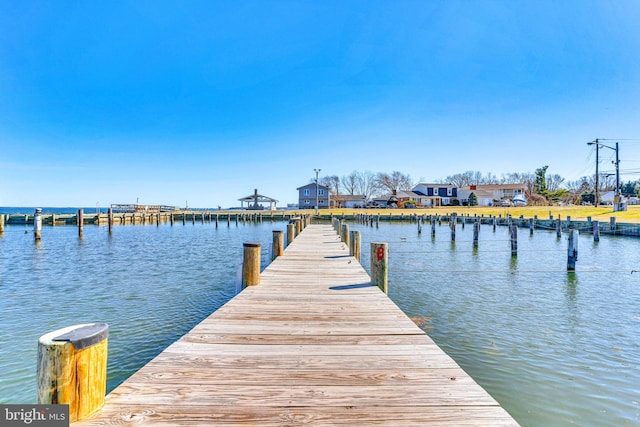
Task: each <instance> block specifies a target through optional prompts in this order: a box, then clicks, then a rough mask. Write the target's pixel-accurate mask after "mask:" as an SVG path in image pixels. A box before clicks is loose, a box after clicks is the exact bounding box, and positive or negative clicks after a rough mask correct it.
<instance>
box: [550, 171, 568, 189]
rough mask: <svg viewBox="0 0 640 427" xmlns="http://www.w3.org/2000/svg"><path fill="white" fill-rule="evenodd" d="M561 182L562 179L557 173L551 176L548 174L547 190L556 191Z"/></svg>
mask: <svg viewBox="0 0 640 427" xmlns="http://www.w3.org/2000/svg"><path fill="white" fill-rule="evenodd" d="M563 182H564V178H563V177H561V176H560V175H558V174H557V173H556V174H553V175H551V174H549V175H547V190H548V191H551V192H553V191H558V190H559V189H560V187H561V186H562V183H563Z"/></svg>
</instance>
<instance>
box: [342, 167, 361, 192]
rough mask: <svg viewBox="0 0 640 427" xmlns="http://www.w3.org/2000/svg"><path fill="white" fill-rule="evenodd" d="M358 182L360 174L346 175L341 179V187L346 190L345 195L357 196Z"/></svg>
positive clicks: (354, 172) (355, 172)
mask: <svg viewBox="0 0 640 427" xmlns="http://www.w3.org/2000/svg"><path fill="white" fill-rule="evenodd" d="M357 181H358V172H357V171H353V172H351V173H350V174H349V175H345V176H343V177H342V179H340V185H342V189H343V190H344V194H350V195H354V194H356V187H357V185H358V184H357Z"/></svg>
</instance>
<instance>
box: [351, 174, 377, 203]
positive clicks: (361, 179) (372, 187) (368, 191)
mask: <svg viewBox="0 0 640 427" xmlns="http://www.w3.org/2000/svg"><path fill="white" fill-rule="evenodd" d="M376 178H377V177H376V174H374V173H373V172H371V171H364V172H362V173H359V174H358V180H357V185H356V189H357V192H358V194H362V195H363V196H364V197H365V199H366V200H367V201H369V200H371V198H372V197H373V196H374V195H375V194H376V193H377V192H378V191H379V190H380V186H379V184H378V180H377V179H376Z"/></svg>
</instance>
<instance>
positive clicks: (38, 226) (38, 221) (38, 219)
mask: <svg viewBox="0 0 640 427" xmlns="http://www.w3.org/2000/svg"><path fill="white" fill-rule="evenodd" d="M33 236H34V238H35V240H36V242H37V241H39V240H40V239H42V209H41V208H36V212H35V214H34V215H33Z"/></svg>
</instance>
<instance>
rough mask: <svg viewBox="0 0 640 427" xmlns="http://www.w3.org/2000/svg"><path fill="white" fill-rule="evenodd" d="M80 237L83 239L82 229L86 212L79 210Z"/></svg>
mask: <svg viewBox="0 0 640 427" xmlns="http://www.w3.org/2000/svg"><path fill="white" fill-rule="evenodd" d="M77 221H78V236H80V237H82V228H83V227H84V211H83V210H82V209H78V219H77Z"/></svg>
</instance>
